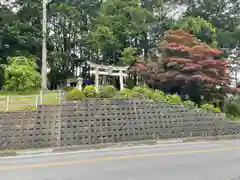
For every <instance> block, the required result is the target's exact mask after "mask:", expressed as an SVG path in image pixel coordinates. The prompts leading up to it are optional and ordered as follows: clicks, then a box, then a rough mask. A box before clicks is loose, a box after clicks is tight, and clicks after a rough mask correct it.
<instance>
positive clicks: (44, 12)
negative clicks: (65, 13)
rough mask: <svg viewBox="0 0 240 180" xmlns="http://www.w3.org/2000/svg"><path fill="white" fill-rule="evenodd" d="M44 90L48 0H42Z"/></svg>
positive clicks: (43, 83) (44, 80)
mask: <svg viewBox="0 0 240 180" xmlns="http://www.w3.org/2000/svg"><path fill="white" fill-rule="evenodd" d="M41 80H42V83H41V87H42V90H46V89H47V0H42V77H41Z"/></svg>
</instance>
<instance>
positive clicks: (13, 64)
mask: <svg viewBox="0 0 240 180" xmlns="http://www.w3.org/2000/svg"><path fill="white" fill-rule="evenodd" d="M40 79H41V78H40V73H39V72H38V71H37V64H36V60H35V59H34V58H27V57H23V56H18V57H12V58H11V59H10V61H9V65H7V66H4V81H5V83H4V90H6V91H12V92H17V91H18V92H24V91H34V90H35V91H36V90H37V89H38V88H39V85H40Z"/></svg>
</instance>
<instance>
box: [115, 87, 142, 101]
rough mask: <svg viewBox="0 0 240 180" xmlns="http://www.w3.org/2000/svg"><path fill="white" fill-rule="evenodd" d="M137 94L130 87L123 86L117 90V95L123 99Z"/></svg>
mask: <svg viewBox="0 0 240 180" xmlns="http://www.w3.org/2000/svg"><path fill="white" fill-rule="evenodd" d="M138 95H139V94H138V93H136V92H133V91H132V90H131V89H128V88H125V89H123V90H122V91H120V92H119V97H120V98H121V97H124V99H130V98H133V97H137V96H138Z"/></svg>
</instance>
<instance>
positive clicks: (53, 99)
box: [0, 91, 59, 111]
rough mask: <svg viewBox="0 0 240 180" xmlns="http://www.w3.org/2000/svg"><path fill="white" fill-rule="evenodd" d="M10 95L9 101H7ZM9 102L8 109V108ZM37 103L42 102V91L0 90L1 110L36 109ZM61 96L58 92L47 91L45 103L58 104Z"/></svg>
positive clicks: (44, 95)
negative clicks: (16, 91)
mask: <svg viewBox="0 0 240 180" xmlns="http://www.w3.org/2000/svg"><path fill="white" fill-rule="evenodd" d="M7 97H9V101H7ZM7 102H9V103H8V109H7ZM36 103H37V104H38V105H39V104H40V92H32V93H29V94H26V95H19V93H9V92H0V111H6V110H8V111H19V110H34V109H36ZM58 103H59V96H58V94H57V93H56V92H51V91H49V92H47V93H44V94H43V104H58Z"/></svg>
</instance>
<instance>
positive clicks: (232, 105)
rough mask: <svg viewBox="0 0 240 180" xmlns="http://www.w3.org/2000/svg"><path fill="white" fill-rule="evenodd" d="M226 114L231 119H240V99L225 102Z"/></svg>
mask: <svg viewBox="0 0 240 180" xmlns="http://www.w3.org/2000/svg"><path fill="white" fill-rule="evenodd" d="M223 110H224V112H225V113H226V114H227V115H228V116H231V117H240V98H239V97H235V98H234V99H232V100H227V101H225V102H224V107H223Z"/></svg>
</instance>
